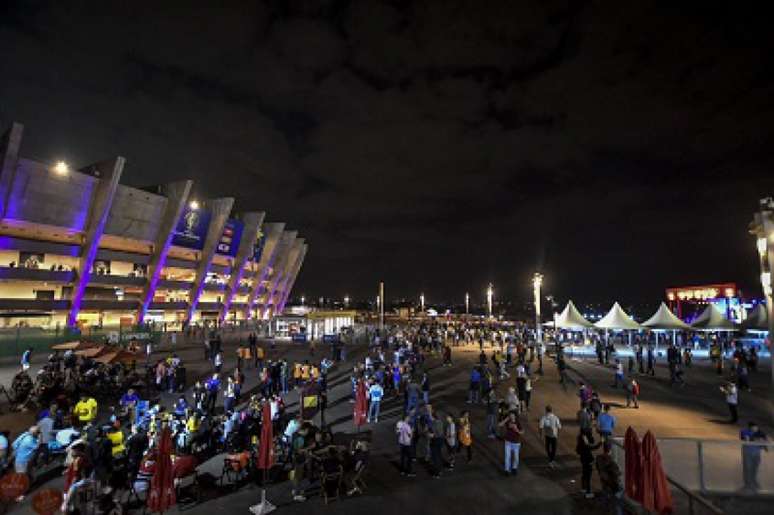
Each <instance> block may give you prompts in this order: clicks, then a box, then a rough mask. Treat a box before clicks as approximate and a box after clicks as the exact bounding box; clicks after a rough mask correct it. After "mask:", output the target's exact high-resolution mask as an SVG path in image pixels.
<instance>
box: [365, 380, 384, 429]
mask: <svg viewBox="0 0 774 515" xmlns="http://www.w3.org/2000/svg"><path fill="white" fill-rule="evenodd" d="M382 397H384V389H383V388H382V385H380V384H379V383H377V382H376V381H374V382H373V383H372V384H371V387H370V388H368V398H369V399H370V401H371V402H370V404H369V405H368V417H367V418H366V422H368V423H369V424H370V423H371V420H373V421H374V423H379V407H380V405H381V403H382Z"/></svg>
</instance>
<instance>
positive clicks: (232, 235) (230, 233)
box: [217, 220, 245, 257]
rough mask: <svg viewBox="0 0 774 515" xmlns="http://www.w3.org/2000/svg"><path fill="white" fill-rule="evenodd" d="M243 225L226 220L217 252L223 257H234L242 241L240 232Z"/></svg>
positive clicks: (236, 221)
mask: <svg viewBox="0 0 774 515" xmlns="http://www.w3.org/2000/svg"><path fill="white" fill-rule="evenodd" d="M244 227H245V225H244V224H243V223H242V222H240V221H239V220H227V221H226V225H225V226H223V234H221V236H220V241H219V242H218V248H217V252H218V254H222V255H224V256H231V257H235V256H236V254H237V250H238V249H239V242H240V240H241V239H242V231H243V230H244Z"/></svg>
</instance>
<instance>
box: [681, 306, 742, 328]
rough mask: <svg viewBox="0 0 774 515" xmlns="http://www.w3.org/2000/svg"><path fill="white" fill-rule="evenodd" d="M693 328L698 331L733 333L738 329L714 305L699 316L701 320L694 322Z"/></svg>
mask: <svg viewBox="0 0 774 515" xmlns="http://www.w3.org/2000/svg"><path fill="white" fill-rule="evenodd" d="M691 327H692V328H693V329H696V330H698V331H733V330H735V329H736V326H735V325H734V323H733V322H732V321H730V320H729V319H727V318H726V317H724V316H723V313H721V312H720V310H718V308H716V307H715V305H714V304H710V305H708V306H707V309H705V310H704V312H703V313H702V314H701V315H699V318H697V319H696V320H694V321H693V323H692V324H691Z"/></svg>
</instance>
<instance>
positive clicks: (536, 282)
mask: <svg viewBox="0 0 774 515" xmlns="http://www.w3.org/2000/svg"><path fill="white" fill-rule="evenodd" d="M542 285H543V274H541V273H539V272H535V275H533V276H532V290H533V293H534V294H535V343H537V344H538V345H540V344H541V343H542V342H543V331H541V329H542V328H541V327H540V287H541V286H542Z"/></svg>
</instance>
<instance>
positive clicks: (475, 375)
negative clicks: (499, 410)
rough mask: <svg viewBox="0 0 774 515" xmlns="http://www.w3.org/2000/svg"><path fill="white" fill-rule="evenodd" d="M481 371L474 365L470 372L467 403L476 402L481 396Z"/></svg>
mask: <svg viewBox="0 0 774 515" xmlns="http://www.w3.org/2000/svg"><path fill="white" fill-rule="evenodd" d="M480 389H481V372H479V370H478V367H474V368H473V371H472V372H471V373H470V392H469V393H468V404H470V403H471V402H478V401H479V399H480V396H481V390H480Z"/></svg>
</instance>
